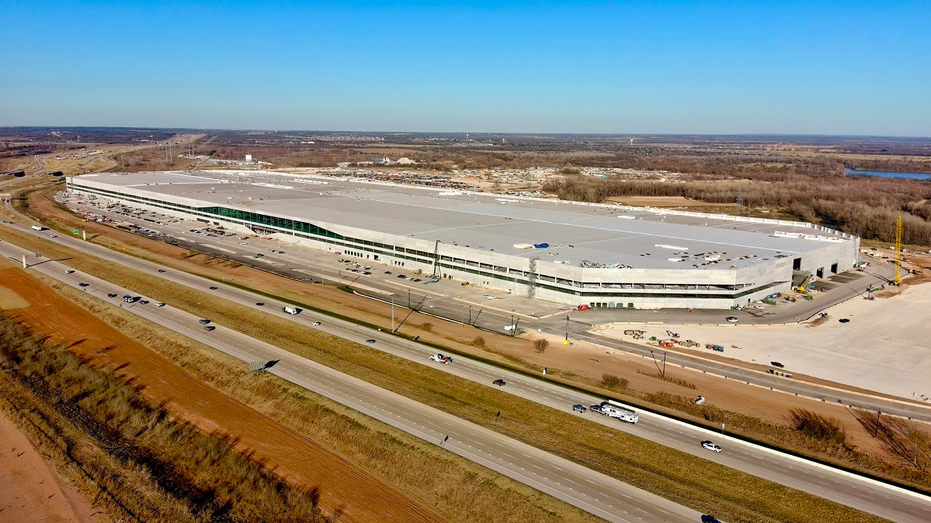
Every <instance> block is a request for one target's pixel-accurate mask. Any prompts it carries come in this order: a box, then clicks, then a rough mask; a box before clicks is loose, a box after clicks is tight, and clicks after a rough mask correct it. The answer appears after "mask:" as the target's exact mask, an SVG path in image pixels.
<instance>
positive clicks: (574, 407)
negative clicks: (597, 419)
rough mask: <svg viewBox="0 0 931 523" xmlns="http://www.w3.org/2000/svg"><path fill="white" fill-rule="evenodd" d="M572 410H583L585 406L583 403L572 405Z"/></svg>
mask: <svg viewBox="0 0 931 523" xmlns="http://www.w3.org/2000/svg"><path fill="white" fill-rule="evenodd" d="M599 406H600V405H599ZM572 410H574V411H575V412H585V406H584V405H573V406H572Z"/></svg>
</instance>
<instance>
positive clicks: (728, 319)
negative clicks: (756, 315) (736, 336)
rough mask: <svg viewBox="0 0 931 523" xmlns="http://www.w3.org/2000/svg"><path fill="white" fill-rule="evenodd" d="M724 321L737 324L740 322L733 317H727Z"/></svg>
mask: <svg viewBox="0 0 931 523" xmlns="http://www.w3.org/2000/svg"><path fill="white" fill-rule="evenodd" d="M725 319H726V320H727V321H728V322H730V323H737V322H738V321H740V320H738V319H737V318H735V317H733V316H728V317H727V318H725Z"/></svg>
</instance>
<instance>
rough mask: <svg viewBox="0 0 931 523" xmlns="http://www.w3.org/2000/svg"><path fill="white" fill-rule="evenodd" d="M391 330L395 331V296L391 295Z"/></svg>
mask: <svg viewBox="0 0 931 523" xmlns="http://www.w3.org/2000/svg"><path fill="white" fill-rule="evenodd" d="M391 332H394V296H392V297H391Z"/></svg>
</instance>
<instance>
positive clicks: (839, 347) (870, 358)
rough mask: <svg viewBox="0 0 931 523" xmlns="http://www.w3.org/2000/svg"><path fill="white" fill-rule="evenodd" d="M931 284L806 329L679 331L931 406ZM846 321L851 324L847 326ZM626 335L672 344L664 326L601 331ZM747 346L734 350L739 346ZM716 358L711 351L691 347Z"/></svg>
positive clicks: (857, 302) (854, 305) (847, 308)
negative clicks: (636, 332) (640, 333)
mask: <svg viewBox="0 0 931 523" xmlns="http://www.w3.org/2000/svg"><path fill="white" fill-rule="evenodd" d="M929 307H931V286H929V285H911V286H909V287H908V288H906V289H904V290H903V291H902V292H901V293H899V294H898V296H896V297H895V298H894V299H888V300H884V299H875V300H866V299H862V298H858V299H853V300H848V301H846V302H843V303H840V304H838V305H835V306H833V307H831V308H829V309H827V311H826V312H827V314H828V317H827V321H818V322H809V323H803V324H798V325H753V326H750V325H737V326H730V325H729V326H723V327H722V326H714V325H702V326H697V325H696V326H689V325H683V326H681V327H677V328H676V331H677V332H678V334H680V335H681V336H682V338H683V339H693V340H695V341H697V342H699V343H701V344H702V346H703V345H704V344H705V343H715V344H718V345H723V346H724V347H725V352H724V354H725V355H726V356H728V357H731V358H737V359H740V360H743V361H747V362H753V363H759V364H762V365H769V363H770V362H771V361H778V362H780V363H782V364H784V365H785V370H786V371H788V372H796V373H803V374H806V375H809V376H816V377H819V378H822V379H826V380H830V381H834V382H837V383H844V384H848V385H852V386H855V387H860V388H863V389H867V390H873V391H878V392H884V393H886V394H891V395H895V396H899V397H902V398H907V399H912V400H919V401H923V402H926V403H931V381H929V379H928V377H929V376H931V339H929V338H928V337H927V335H926V333H927V328H926V327H927V321H928V316H927V311H928V308H929ZM842 320H846V321H845V322H844V323H841V321H842ZM625 329H643V330H645V331H647V334H648V335H649V336H657V337H659V338H660V339H663V338H667V337H668V336H666V335H665V329H664V328H663V327H662V326H657V325H610V326H604V327H601V328H599V329H598V330H599V331H600V332H601V333H603V334H606V335H609V336H613V337H616V338H619V339H625V338H626V339H627V340H629V341H630V337H629V336H628V337H625V336H624V335H623V331H624V330H625ZM735 346H736V347H739V348H734V347H735ZM689 350H690V351H693V352H703V353H706V354H707V353H708V350H707V349H704V348H693V349H689Z"/></svg>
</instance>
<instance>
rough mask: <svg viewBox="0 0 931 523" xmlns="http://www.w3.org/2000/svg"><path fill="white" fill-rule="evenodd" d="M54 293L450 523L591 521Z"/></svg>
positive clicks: (86, 300)
mask: <svg viewBox="0 0 931 523" xmlns="http://www.w3.org/2000/svg"><path fill="white" fill-rule="evenodd" d="M43 280H44V281H47V282H48V283H49V284H51V285H53V286H54V287H55V289H56V291H58V292H59V293H61V294H62V295H64V296H65V297H67V298H68V299H71V300H72V301H74V302H76V303H78V304H79V305H81V306H82V307H84V308H86V309H88V310H89V311H91V312H92V313H93V314H94V315H96V316H97V317H99V318H100V319H101V320H103V321H105V322H106V323H108V324H110V325H112V326H113V327H116V328H118V329H119V330H121V331H124V332H126V333H127V334H129V335H131V337H133V338H134V339H135V340H136V341H139V342H140V343H143V344H144V345H146V346H148V347H151V348H152V349H153V350H155V351H156V352H158V353H160V354H162V355H163V356H165V357H167V358H168V359H170V360H172V361H174V362H176V363H177V364H178V365H180V366H181V367H182V368H184V369H185V371H187V372H188V373H189V374H191V375H192V376H194V377H196V378H197V379H200V380H202V381H204V382H206V383H208V384H210V385H211V386H213V387H215V388H217V389H219V390H220V391H222V392H224V393H225V394H227V395H229V396H231V397H233V398H235V399H236V400H238V401H241V402H243V403H245V404H246V405H249V406H250V407H252V408H254V409H256V410H258V411H260V412H264V413H268V415H269V416H271V417H272V418H273V419H275V420H276V421H278V422H279V423H282V424H284V425H285V426H287V427H289V428H291V429H293V430H295V431H297V432H298V433H300V434H302V435H304V436H306V437H308V438H310V439H311V440H313V441H315V442H317V443H319V444H320V445H322V446H324V447H325V448H328V449H330V450H332V451H333V452H336V453H337V454H339V455H340V456H342V457H343V458H345V459H346V460H348V461H349V462H351V463H353V464H356V465H357V466H360V467H362V468H363V469H365V470H367V471H368V472H370V473H372V474H374V475H375V476H376V477H378V478H379V479H381V480H383V481H385V482H387V483H389V484H392V485H395V486H396V487H397V488H399V489H400V490H401V491H402V492H404V493H405V494H407V495H409V496H411V497H413V498H415V499H418V500H420V501H423V502H425V504H426V505H429V506H431V507H433V508H435V509H436V510H438V511H440V512H441V513H442V514H443V515H444V516H445V517H447V518H449V519H450V520H452V521H475V520H478V521H491V520H496V521H505V522H507V521H512V522H523V521H541V522H547V521H596V520H598V519H597V518H595V517H592V516H590V515H588V514H586V513H584V512H582V511H580V510H578V509H576V508H575V507H572V506H570V505H568V504H566V503H563V502H561V501H558V500H555V499H554V498H552V497H550V496H548V495H544V494H541V493H540V492H538V491H536V490H534V489H531V488H529V487H527V486H525V485H523V484H520V483H517V482H515V481H512V480H510V479H509V478H506V477H504V476H501V475H500V474H498V473H496V472H493V471H490V470H488V469H486V468H484V467H481V466H478V465H476V464H474V463H472V462H470V461H468V460H465V459H464V458H460V457H458V456H456V455H453V454H450V453H448V452H446V451H443V450H442V449H439V448H437V447H436V446H435V445H432V444H429V443H427V442H424V441H421V440H419V439H417V438H415V437H413V436H410V435H409V434H407V433H405V432H402V431H400V430H397V429H395V428H393V427H390V426H388V425H385V424H383V423H381V422H379V421H377V420H374V419H372V418H369V417H367V416H365V415H362V414H360V413H359V412H357V411H355V410H352V409H349V408H346V407H344V406H343V405H341V404H338V403H335V402H333V401H330V400H328V399H326V398H324V397H322V396H318V395H316V394H314V393H312V392H309V391H307V390H305V389H303V388H301V387H298V386H296V385H294V384H292V383H290V382H288V381H285V380H283V379H281V378H278V377H276V376H274V375H271V374H259V375H253V374H251V373H248V372H246V371H244V366H243V364H242V362H240V361H239V360H236V359H234V358H232V357H230V356H227V355H225V354H223V353H220V352H217V351H216V350H214V349H212V348H211V347H208V346H206V345H203V344H200V343H198V342H195V341H193V340H190V339H188V338H186V337H184V336H181V335H179V334H177V333H175V332H173V331H170V330H168V329H165V328H163V327H161V326H159V325H156V324H154V323H151V322H149V321H146V320H143V319H141V318H139V317H137V316H135V315H133V314H131V313H129V312H128V311H125V310H123V309H119V308H115V307H113V306H111V305H109V304H107V303H105V302H102V301H100V300H98V299H96V298H94V297H92V296H90V295H88V294H86V293H83V292H79V291H77V290H75V289H73V288H70V287H65V286H62V285H60V284H57V283H53V282H52V281H51V280H48V279H45V278H43Z"/></svg>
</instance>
